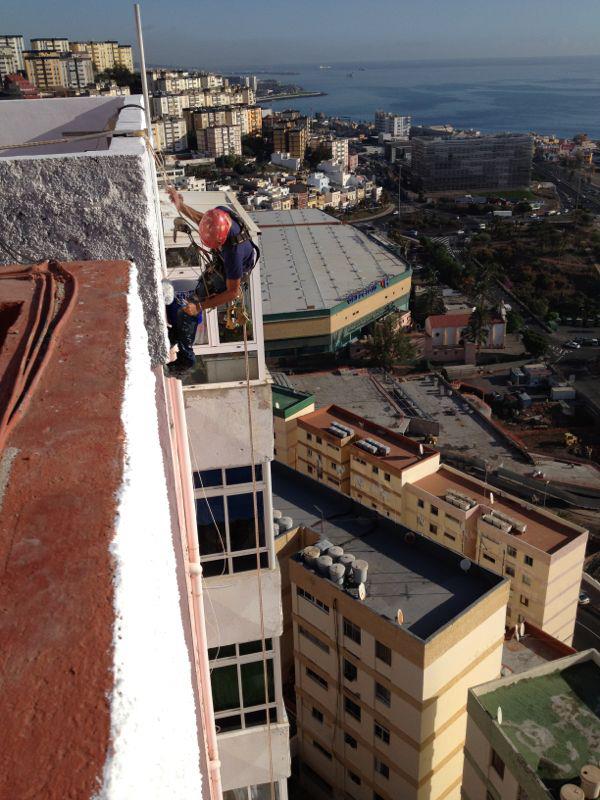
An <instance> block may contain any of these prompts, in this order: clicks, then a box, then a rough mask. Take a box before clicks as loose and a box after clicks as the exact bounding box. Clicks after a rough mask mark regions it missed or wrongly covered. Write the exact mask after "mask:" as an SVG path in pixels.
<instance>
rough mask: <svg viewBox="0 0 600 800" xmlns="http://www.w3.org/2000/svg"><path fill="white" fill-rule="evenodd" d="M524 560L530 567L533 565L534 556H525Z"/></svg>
mask: <svg viewBox="0 0 600 800" xmlns="http://www.w3.org/2000/svg"><path fill="white" fill-rule="evenodd" d="M523 561H524V562H525V563H526V564H527V566H528V567H533V558H532V557H531V556H524V558H523Z"/></svg>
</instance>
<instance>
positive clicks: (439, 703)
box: [289, 494, 508, 800]
mask: <svg viewBox="0 0 600 800" xmlns="http://www.w3.org/2000/svg"><path fill="white" fill-rule="evenodd" d="M315 503H316V504H317V505H319V506H321V505H322V503H321V497H320V494H317V495H316V496H315ZM354 531H356V527H355V528H354V529H352V528H351V526H345V525H344V523H343V522H340V523H339V526H338V524H337V523H336V522H332V523H329V522H328V523H327V525H326V527H325V536H326V539H321V540H320V541H319V542H318V543H317V545H315V546H309V547H307V548H305V549H304V550H303V551H302V553H300V554H298V556H297V557H296V559H292V560H291V561H290V562H289V575H290V582H291V600H292V610H293V630H294V656H295V691H296V713H297V726H298V737H297V738H298V742H297V746H298V755H299V758H300V761H301V776H302V780H303V783H304V785H305V788H306V790H307V792H310V794H311V796H316V797H318V798H321V797H323V798H332V797H333V798H347V797H352V798H355V799H356V800H381V799H383V800H398V798H402V800H413V799H414V798H419V799H420V800H425V798H442V797H443V798H449V800H458V798H459V797H460V784H461V779H462V770H463V745H464V739H465V730H466V722H467V715H466V700H467V691H468V689H469V687H470V686H473V685H475V684H476V682H477V681H478V680H481V679H482V678H483V679H484V680H485V679H487V680H490V679H493V678H496V677H497V676H498V675H499V673H500V668H501V662H502V649H503V632H504V616H505V607H506V601H507V596H508V583H507V581H506V580H504V579H502V578H501V577H500V576H495V575H493V574H492V573H490V572H489V571H487V570H485V569H482V568H481V567H479V566H475V565H472V566H471V568H470V569H469V571H468V572H464V571H463V570H462V568H461V558H460V556H458V555H456V554H454V553H452V552H451V551H449V550H447V549H445V548H443V547H440V546H439V545H437V544H436V543H433V542H430V541H428V540H426V539H425V538H423V537H420V536H415V535H414V534H412V533H411V532H409V531H406V530H403V529H400V528H399V527H398V526H394V525H392V524H391V523H389V522H387V521H384V520H379V521H378V522H376V523H373V524H372V525H371V526H369V527H368V528H367V529H366V530H365V534H366V535H361V534H360V533H359V534H356V533H355V532H354ZM321 554H322V555H321ZM483 676H485V678H484V677H483Z"/></svg>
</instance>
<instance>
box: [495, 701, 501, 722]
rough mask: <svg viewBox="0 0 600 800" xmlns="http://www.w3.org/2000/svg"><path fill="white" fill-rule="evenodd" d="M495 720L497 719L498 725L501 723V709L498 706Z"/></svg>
mask: <svg viewBox="0 0 600 800" xmlns="http://www.w3.org/2000/svg"><path fill="white" fill-rule="evenodd" d="M496 720H497V721H498V725H502V709H501V708H500V706H498V711H496Z"/></svg>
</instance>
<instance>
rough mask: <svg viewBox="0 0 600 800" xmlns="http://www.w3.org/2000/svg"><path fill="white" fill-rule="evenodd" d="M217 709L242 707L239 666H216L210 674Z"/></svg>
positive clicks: (224, 709)
mask: <svg viewBox="0 0 600 800" xmlns="http://www.w3.org/2000/svg"><path fill="white" fill-rule="evenodd" d="M210 683H211V686H212V695H213V705H214V707H215V711H226V710H227V709H229V708H239V707H240V692H239V687H238V677H237V667H236V666H235V664H232V665H231V666H230V667H216V668H215V669H213V671H212V673H211V676H210Z"/></svg>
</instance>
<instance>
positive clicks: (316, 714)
mask: <svg viewBox="0 0 600 800" xmlns="http://www.w3.org/2000/svg"><path fill="white" fill-rule="evenodd" d="M312 715H313V718H314V719H316V720H317V722H320V723H321V724H323V712H322V711H319V709H318V708H315V707H314V706H313V710H312Z"/></svg>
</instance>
